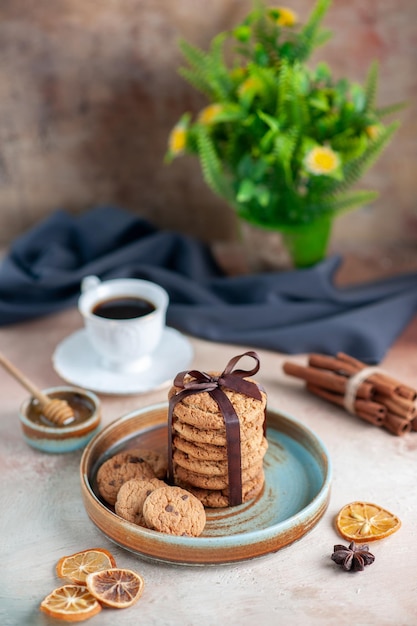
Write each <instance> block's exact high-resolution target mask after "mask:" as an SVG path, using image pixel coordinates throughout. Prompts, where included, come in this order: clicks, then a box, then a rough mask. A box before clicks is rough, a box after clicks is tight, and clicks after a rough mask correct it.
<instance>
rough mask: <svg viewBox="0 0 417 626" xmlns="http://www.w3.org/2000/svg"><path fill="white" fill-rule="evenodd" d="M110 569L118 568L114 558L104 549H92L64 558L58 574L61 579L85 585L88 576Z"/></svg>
mask: <svg viewBox="0 0 417 626" xmlns="http://www.w3.org/2000/svg"><path fill="white" fill-rule="evenodd" d="M110 567H116V561H115V559H114V556H113V555H112V554H110V552H108V551H107V550H104V548H91V549H89V550H83V551H82V552H76V553H75V554H71V555H70V556H63V557H62V559H60V560H59V561H58V563H57V566H56V573H57V574H58V576H59V578H65V579H67V580H70V581H71V582H73V583H76V584H80V585H85V579H86V578H87V576H88V574H91V573H92V572H97V571H100V570H103V569H109V568H110Z"/></svg>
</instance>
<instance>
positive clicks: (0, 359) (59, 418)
mask: <svg viewBox="0 0 417 626" xmlns="http://www.w3.org/2000/svg"><path fill="white" fill-rule="evenodd" d="M0 364H1V365H2V366H3V367H4V368H5V369H6V370H7V371H8V372H9V374H11V375H12V376H13V377H14V378H15V379H16V380H17V381H18V382H20V383H21V384H22V385H23V387H26V389H27V390H28V391H30V393H31V394H32V396H33V397H34V398H36V399H37V400H38V402H39V404H40V407H41V409H42V412H43V415H44V416H45V417H46V418H47V419H48V420H49V421H50V422H52V423H53V424H55V425H56V426H67V425H68V424H70V423H71V422H72V421H74V419H75V415H74V411H73V410H72V408H71V407H70V405H69V404H68V402H67V401H66V400H59V399H58V398H50V397H49V396H47V395H46V394H44V393H42V391H40V389H38V388H37V387H35V385H34V384H33V383H32V382H31V381H30V380H28V379H27V378H26V376H25V375H24V374H23V373H22V372H21V371H20V370H18V369H17V367H15V366H14V365H13V364H12V363H11V362H10V361H9V360H8V359H7V358H6V357H5V356H4V355H3V354H1V353H0Z"/></svg>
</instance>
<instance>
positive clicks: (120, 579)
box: [86, 567, 145, 609]
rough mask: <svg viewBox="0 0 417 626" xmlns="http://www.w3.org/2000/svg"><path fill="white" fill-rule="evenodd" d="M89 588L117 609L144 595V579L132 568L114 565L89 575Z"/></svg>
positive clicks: (104, 602)
mask: <svg viewBox="0 0 417 626" xmlns="http://www.w3.org/2000/svg"><path fill="white" fill-rule="evenodd" d="M86 582H87V589H88V590H89V592H90V593H92V594H93V596H94V597H96V598H97V600H99V601H100V602H101V603H102V604H104V605H106V606H112V607H114V608H117V609H124V608H125V607H128V606H131V605H132V604H134V603H135V602H136V601H137V600H139V598H140V596H141V595H142V592H143V588H144V584H145V583H144V581H143V578H142V577H141V576H139V574H137V573H136V572H133V571H132V570H130V569H120V568H118V567H114V568H111V569H107V570H104V571H102V572H93V573H92V574H89V575H88V576H87V581H86Z"/></svg>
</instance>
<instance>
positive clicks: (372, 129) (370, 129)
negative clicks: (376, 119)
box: [365, 124, 381, 139]
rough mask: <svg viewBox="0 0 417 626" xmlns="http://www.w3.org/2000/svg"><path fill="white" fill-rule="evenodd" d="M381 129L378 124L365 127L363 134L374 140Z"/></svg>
mask: <svg viewBox="0 0 417 626" xmlns="http://www.w3.org/2000/svg"><path fill="white" fill-rule="evenodd" d="M380 131H381V129H380V127H379V126H378V124H372V126H367V127H366V128H365V132H366V134H367V135H368V137H369V139H376V138H377V137H378V135H379V133H380Z"/></svg>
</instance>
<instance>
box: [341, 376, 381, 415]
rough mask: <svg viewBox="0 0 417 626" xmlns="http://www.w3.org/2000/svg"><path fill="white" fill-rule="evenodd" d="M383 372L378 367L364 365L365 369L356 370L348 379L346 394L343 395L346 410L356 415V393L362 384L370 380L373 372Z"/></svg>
mask: <svg viewBox="0 0 417 626" xmlns="http://www.w3.org/2000/svg"><path fill="white" fill-rule="evenodd" d="M378 373H381V370H380V369H379V368H378V367H364V368H363V369H361V370H359V371H358V372H356V374H353V375H352V376H350V378H348V379H347V382H346V389H345V395H344V397H343V403H344V406H345V409H346V411H348V412H349V413H352V415H356V410H355V402H356V394H357V392H358V389H359V387H360V385H361V384H362V383H363V382H364V381H365V380H368V378H369V377H370V376H372V374H378Z"/></svg>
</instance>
